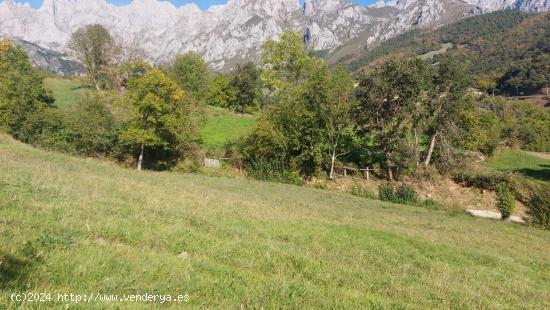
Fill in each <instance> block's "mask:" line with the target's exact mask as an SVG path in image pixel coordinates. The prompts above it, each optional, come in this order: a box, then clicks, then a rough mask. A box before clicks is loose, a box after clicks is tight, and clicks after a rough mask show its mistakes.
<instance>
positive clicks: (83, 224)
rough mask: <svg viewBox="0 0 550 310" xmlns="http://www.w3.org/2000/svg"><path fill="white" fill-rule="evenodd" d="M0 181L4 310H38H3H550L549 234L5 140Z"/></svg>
mask: <svg viewBox="0 0 550 310" xmlns="http://www.w3.org/2000/svg"><path fill="white" fill-rule="evenodd" d="M0 169H1V171H2V173H1V174H0V260H1V261H2V264H0V277H1V281H0V308H8V309H15V308H18V307H20V306H26V307H33V306H34V307H38V304H30V303H26V304H21V303H17V302H13V301H11V300H10V296H11V294H13V293H20V292H51V293H52V294H55V295H54V296H57V293H74V294H91V293H92V292H94V293H95V292H97V293H105V294H145V293H149V294H188V295H189V297H190V301H189V303H187V304H184V305H181V304H176V303H171V304H168V305H164V306H166V308H174V309H179V308H181V307H182V306H186V307H189V308H197V307H200V308H222V309H226V308H240V307H241V308H261V307H263V308H269V309H271V308H302V309H303V308H305V309H312V308H355V309H357V308H363V309H365V308H402V309H405V308H525V309H543V308H548V307H550V272H548V271H549V270H550V256H548V253H550V232H549V231H543V230H537V229H534V228H531V227H527V226H521V225H512V224H506V223H502V222H499V221H490V220H483V219H476V218H470V217H467V216H465V215H462V214H458V215H454V216H451V215H449V214H447V213H445V212H444V211H438V210H432V209H428V208H420V207H410V206H398V205H392V204H387V203H383V202H379V201H372V200H368V199H365V198H360V197H355V196H352V195H348V194H343V193H335V192H330V191H323V190H316V189H309V188H302V187H295V186H288V185H282V184H272V183H261V182H254V181H248V180H238V179H226V178H212V177H206V176H201V175H186V174H184V175H182V174H174V173H154V172H142V173H138V172H137V171H133V170H125V169H122V168H119V167H117V166H115V165H113V164H109V163H104V162H98V161H94V160H88V159H78V158H72V157H69V156H67V155H62V154H57V153H49V152H45V151H41V150H37V149H34V148H31V147H29V146H25V145H23V144H20V143H18V142H15V141H13V140H12V139H11V138H8V137H6V136H0ZM55 298H57V297H55ZM40 306H41V307H43V308H44V309H45V308H52V307H58V308H62V307H63V308H66V307H69V306H70V307H71V309H73V308H78V307H80V308H86V309H88V308H90V307H95V308H96V309H105V308H120V307H122V308H132V309H134V308H142V309H151V308H153V306H155V304H145V303H119V304H109V303H94V304H86V305H82V304H81V305H74V304H71V305H65V304H64V303H58V302H57V301H56V300H54V301H52V302H51V303H43V304H40ZM65 306H66V307H65ZM157 306H158V304H157Z"/></svg>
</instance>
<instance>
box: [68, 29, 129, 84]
mask: <svg viewBox="0 0 550 310" xmlns="http://www.w3.org/2000/svg"><path fill="white" fill-rule="evenodd" d="M69 48H70V49H72V50H73V51H74V53H75V54H76V57H77V58H78V60H80V61H81V62H82V63H83V64H84V66H85V67H86V72H87V76H88V79H89V80H90V82H91V83H92V84H93V85H94V87H95V88H96V89H97V90H100V89H105V88H106V87H107V86H108V83H109V81H108V80H109V78H110V77H109V70H110V66H111V65H112V64H113V63H114V62H115V58H116V56H117V54H118V53H119V50H118V48H117V46H116V44H115V41H114V40H113V38H112V37H111V34H110V33H109V31H108V30H107V29H105V27H103V26H102V25H98V24H94V25H88V26H85V27H82V28H80V29H78V30H77V31H76V32H74V33H73V34H72V35H71V39H70V40H69Z"/></svg>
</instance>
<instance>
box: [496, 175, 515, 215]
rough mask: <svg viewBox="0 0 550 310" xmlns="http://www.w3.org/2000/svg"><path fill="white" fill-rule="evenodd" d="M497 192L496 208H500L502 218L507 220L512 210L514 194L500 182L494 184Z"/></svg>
mask: <svg viewBox="0 0 550 310" xmlns="http://www.w3.org/2000/svg"><path fill="white" fill-rule="evenodd" d="M496 193H497V208H498V209H499V210H500V214H501V215H502V219H503V220H507V219H508V218H510V215H512V212H513V211H514V204H515V202H516V199H515V196H514V194H513V193H512V191H511V190H510V188H509V187H508V185H506V183H500V184H498V185H497V186H496Z"/></svg>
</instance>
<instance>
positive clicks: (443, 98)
mask: <svg viewBox="0 0 550 310" xmlns="http://www.w3.org/2000/svg"><path fill="white" fill-rule="evenodd" d="M468 83H469V81H468V78H467V76H466V73H465V71H464V67H463V66H462V65H461V64H459V63H457V62H452V61H447V62H443V63H441V64H439V67H438V70H437V72H436V73H435V74H434V76H433V79H432V88H431V89H430V91H429V94H428V97H429V98H428V100H427V104H426V115H425V117H426V120H427V123H428V124H427V127H428V131H427V134H428V135H429V136H430V144H429V146H428V151H427V153H426V157H425V159H424V166H425V167H427V166H428V165H429V164H430V162H431V160H432V155H433V151H434V148H435V145H436V143H437V140H438V139H439V138H446V140H447V141H449V140H450V139H451V138H453V137H452V135H453V133H456V132H457V130H456V128H457V123H459V122H460V118H461V115H462V113H464V112H465V110H466V108H467V102H466V97H467V96H466V88H467V87H468Z"/></svg>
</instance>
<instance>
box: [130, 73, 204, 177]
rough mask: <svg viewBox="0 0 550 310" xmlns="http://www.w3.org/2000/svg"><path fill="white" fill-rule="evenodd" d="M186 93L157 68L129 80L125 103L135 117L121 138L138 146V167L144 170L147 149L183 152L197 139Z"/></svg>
mask: <svg viewBox="0 0 550 310" xmlns="http://www.w3.org/2000/svg"><path fill="white" fill-rule="evenodd" d="M184 96H185V94H184V91H183V90H182V89H181V88H180V87H178V85H177V84H176V83H175V82H173V81H172V80H171V79H169V78H168V77H167V76H166V75H165V74H164V73H163V72H162V71H160V70H158V69H152V70H150V71H148V72H147V73H146V74H145V75H144V76H141V77H136V78H132V79H130V81H129V82H128V93H127V96H126V103H127V104H128V106H129V108H130V110H131V112H132V120H131V121H130V126H129V128H128V129H127V130H126V131H125V132H123V133H122V134H121V137H120V138H121V140H122V141H124V142H126V143H129V144H132V145H135V146H137V147H138V149H139V157H138V163H137V169H138V170H141V169H142V165H143V159H144V154H145V149H146V148H151V149H154V148H160V149H163V150H173V151H180V150H183V149H185V148H186V147H189V146H190V145H191V144H192V142H193V141H194V137H195V136H196V131H195V126H194V123H193V118H192V115H191V113H192V110H193V109H192V107H191V105H190V104H189V103H188V102H187V101H186V100H185V98H184Z"/></svg>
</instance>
